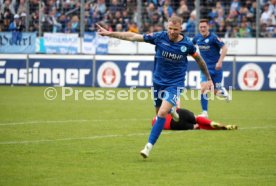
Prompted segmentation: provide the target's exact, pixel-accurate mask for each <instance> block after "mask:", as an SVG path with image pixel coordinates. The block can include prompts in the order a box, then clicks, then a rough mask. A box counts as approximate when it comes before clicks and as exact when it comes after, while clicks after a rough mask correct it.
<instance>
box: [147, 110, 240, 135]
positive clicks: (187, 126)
mask: <svg viewBox="0 0 276 186" xmlns="http://www.w3.org/2000/svg"><path fill="white" fill-rule="evenodd" d="M177 113H178V114H179V121H178V122H176V121H174V120H173V119H172V116H171V115H167V117H166V122H165V125H164V129H165V130H197V129H203V130H236V129H238V127H237V126H236V125H223V124H221V123H218V122H215V121H212V120H209V119H207V118H205V117H202V116H196V115H194V113H192V112H191V111H189V110H187V109H177ZM155 120H156V117H155V118H154V119H153V121H152V125H154V123H155Z"/></svg>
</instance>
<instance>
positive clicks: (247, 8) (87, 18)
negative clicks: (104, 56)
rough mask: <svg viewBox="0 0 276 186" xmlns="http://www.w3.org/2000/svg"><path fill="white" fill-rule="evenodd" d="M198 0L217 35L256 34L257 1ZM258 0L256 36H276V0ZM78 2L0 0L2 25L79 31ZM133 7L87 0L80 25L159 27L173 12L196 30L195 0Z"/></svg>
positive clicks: (126, 0) (156, 0)
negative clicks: (259, 8) (259, 0)
mask: <svg viewBox="0 0 276 186" xmlns="http://www.w3.org/2000/svg"><path fill="white" fill-rule="evenodd" d="M200 2H201V3H200V12H201V15H200V17H201V18H208V19H209V20H210V21H209V23H210V26H211V30H212V31H215V32H216V33H217V34H218V35H219V36H220V37H226V38H227V37H241V38H248V37H255V36H256V15H257V9H256V8H257V3H256V1H254V0H243V1H241V0H231V1H229V0H206V1H200ZM40 3H41V4H40ZM260 5H261V10H260V12H261V13H260V17H259V18H258V19H259V20H260V27H259V33H260V35H259V37H276V19H275V16H276V0H261V2H260ZM28 7H29V8H28ZM80 7H81V3H80V1H79V0H42V1H39V0H29V1H28V2H27V0H0V31H10V30H12V29H13V28H14V27H16V26H17V25H22V26H21V30H23V31H38V30H39V27H40V23H39V22H41V29H42V31H43V32H64V33H79V32H80V17H81V16H80ZM137 7H138V6H137V2H136V1H133V0H85V11H84V23H85V29H84V30H85V31H95V29H96V26H95V24H96V23H101V24H102V25H103V26H104V27H105V28H107V29H108V30H112V31H131V32H136V33H137V32H140V33H147V32H154V31H160V30H163V29H164V27H166V24H167V20H168V18H169V17H171V16H172V15H173V14H176V15H178V16H181V17H182V18H183V19H184V24H183V25H182V28H183V32H185V33H186V34H187V35H188V36H190V37H193V36H194V34H195V30H196V10H195V1H187V0H180V1H179V0H143V1H142V10H141V12H142V16H141V17H140V18H139V14H138V12H139V10H138V8H137ZM28 15H29V17H28V18H27V16H28ZM39 17H40V20H39ZM26 20H28V21H29V22H28V27H27V28H25V26H24V25H25V24H26Z"/></svg>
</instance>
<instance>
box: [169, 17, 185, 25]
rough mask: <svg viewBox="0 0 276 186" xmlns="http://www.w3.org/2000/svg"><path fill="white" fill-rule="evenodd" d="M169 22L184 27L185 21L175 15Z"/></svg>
mask: <svg viewBox="0 0 276 186" xmlns="http://www.w3.org/2000/svg"><path fill="white" fill-rule="evenodd" d="M168 22H172V23H173V24H176V23H179V24H180V25H182V23H183V19H182V18H181V17H178V16H175V15H173V16H172V17H170V18H169V20H168Z"/></svg>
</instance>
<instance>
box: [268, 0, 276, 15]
mask: <svg viewBox="0 0 276 186" xmlns="http://www.w3.org/2000/svg"><path fill="white" fill-rule="evenodd" d="M268 9H269V12H271V14H272V15H274V16H276V0H270V2H269V8H268Z"/></svg>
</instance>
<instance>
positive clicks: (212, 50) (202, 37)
mask: <svg viewBox="0 0 276 186" xmlns="http://www.w3.org/2000/svg"><path fill="white" fill-rule="evenodd" d="M199 32H200V34H197V35H196V36H195V37H194V38H193V43H194V44H195V45H198V48H199V51H200V54H201V56H202V57H203V59H204V60H205V62H206V64H207V67H208V70H209V73H210V75H211V78H212V81H213V83H214V86H215V87H214V88H215V91H214V93H215V95H218V96H222V97H225V99H226V100H227V101H229V100H230V97H229V94H228V92H227V90H226V89H225V88H224V87H222V85H221V82H222V72H223V71H222V62H223V59H224V57H225V56H226V54H227V47H226V45H225V44H224V42H223V41H222V40H221V39H220V38H219V37H218V36H217V35H216V34H215V33H212V32H209V24H208V20H207V19H201V20H200V22H199ZM220 51H221V52H220ZM207 80H208V79H207V78H206V76H205V75H204V74H202V73H201V99H200V103H201V107H202V114H201V116H204V117H208V95H207V92H206V91H205V88H204V87H206V82H207Z"/></svg>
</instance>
